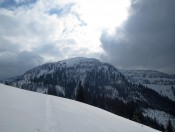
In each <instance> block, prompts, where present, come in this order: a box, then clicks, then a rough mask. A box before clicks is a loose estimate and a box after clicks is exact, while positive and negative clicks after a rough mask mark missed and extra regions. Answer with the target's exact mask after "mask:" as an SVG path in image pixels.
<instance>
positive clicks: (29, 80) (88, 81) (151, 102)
mask: <svg viewBox="0 0 175 132" xmlns="http://www.w3.org/2000/svg"><path fill="white" fill-rule="evenodd" d="M80 81H81V82H82V86H83V87H84V92H85V99H86V100H85V101H86V103H88V104H91V105H94V106H97V107H100V108H103V109H105V110H108V111H110V112H113V113H115V114H119V115H122V116H124V117H127V118H129V119H133V118H134V114H135V113H137V116H140V120H142V122H144V123H146V121H144V120H143V119H142V116H143V115H141V114H142V109H146V108H151V109H158V110H160V111H164V112H166V113H169V114H171V115H175V113H174V112H173V109H174V107H170V106H175V105H174V104H175V102H173V101H171V100H169V99H168V98H166V97H162V96H161V95H159V94H158V93H157V92H156V91H154V90H152V89H148V88H147V87H146V86H143V85H138V84H133V83H131V82H129V81H128V80H127V79H126V78H125V76H124V75H123V74H122V73H121V72H120V71H119V70H118V69H116V68H115V67H114V66H112V65H111V64H109V63H104V62H101V61H99V60H97V59H92V58H82V57H79V58H71V59H67V60H62V61H58V62H55V63H46V64H43V65H41V66H38V67H35V68H33V69H32V70H29V71H27V72H26V73H24V74H23V75H22V76H19V77H17V78H15V79H14V80H13V79H11V80H10V79H9V80H6V83H7V84H9V85H12V86H16V87H19V88H22V89H27V90H31V91H36V92H41V93H46V94H52V95H56V96H61V97H65V98H70V99H75V92H76V89H77V86H78V84H79V82H80ZM116 108H117V109H116ZM124 109H128V110H124ZM123 110H124V111H123ZM133 120H136V119H133ZM150 121H151V120H150ZM147 122H148V121H147ZM159 129H160V128H159Z"/></svg>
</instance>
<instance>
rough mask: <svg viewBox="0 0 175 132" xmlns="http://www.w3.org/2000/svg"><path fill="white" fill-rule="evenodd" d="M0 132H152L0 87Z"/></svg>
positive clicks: (41, 96)
mask: <svg viewBox="0 0 175 132" xmlns="http://www.w3.org/2000/svg"><path fill="white" fill-rule="evenodd" d="M0 91H1V92H0V131H1V132H122V131H123V132H132V131H133V132H154V131H157V130H154V129H152V128H149V127H147V126H143V125H141V124H139V123H135V122H133V121H130V120H128V119H125V118H122V117H119V116H116V115H114V114H112V113H109V112H107V111H104V110H102V109H99V108H95V107H93V106H89V105H86V104H83V103H80V102H76V101H73V100H69V99H64V98H60V97H55V96H50V95H44V94H39V93H35V92H31V91H25V90H22V89H18V88H14V87H11V86H6V85H3V84H0Z"/></svg>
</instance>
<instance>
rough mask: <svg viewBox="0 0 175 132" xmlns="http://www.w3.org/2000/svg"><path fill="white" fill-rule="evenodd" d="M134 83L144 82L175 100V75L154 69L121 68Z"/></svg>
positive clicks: (143, 83) (145, 84)
mask: <svg viewBox="0 0 175 132" xmlns="http://www.w3.org/2000/svg"><path fill="white" fill-rule="evenodd" d="M120 71H121V73H122V74H124V75H125V77H126V78H127V79H128V80H129V81H130V82H132V83H135V84H139V83H140V84H142V85H144V86H146V87H148V88H150V89H153V90H155V91H156V92H158V93H159V94H160V95H162V96H166V97H168V98H169V99H171V100H173V101H175V76H174V75H168V74H165V73H162V72H159V71H152V70H120Z"/></svg>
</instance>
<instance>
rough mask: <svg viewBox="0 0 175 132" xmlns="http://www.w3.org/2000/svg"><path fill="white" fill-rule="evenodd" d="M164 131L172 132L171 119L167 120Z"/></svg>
mask: <svg viewBox="0 0 175 132" xmlns="http://www.w3.org/2000/svg"><path fill="white" fill-rule="evenodd" d="M166 132H173V126H172V124H171V121H170V120H169V121H168V124H167V127H166Z"/></svg>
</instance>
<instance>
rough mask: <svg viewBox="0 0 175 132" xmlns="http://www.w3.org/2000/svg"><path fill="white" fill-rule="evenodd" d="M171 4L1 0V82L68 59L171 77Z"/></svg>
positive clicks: (174, 41)
mask: <svg viewBox="0 0 175 132" xmlns="http://www.w3.org/2000/svg"><path fill="white" fill-rule="evenodd" d="M174 7H175V1H174V0H87V1H85V0H0V79H5V78H9V77H12V76H17V75H21V74H23V73H24V72H26V71H27V70H29V69H31V68H33V67H35V66H38V65H41V64H44V63H46V62H55V61H59V60H63V59H67V58H72V57H89V58H97V59H100V60H101V61H104V62H108V63H111V64H113V65H114V66H116V67H117V68H120V69H151V70H159V71H162V72H165V73H170V74H175V13H174V12H175V8H174Z"/></svg>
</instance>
